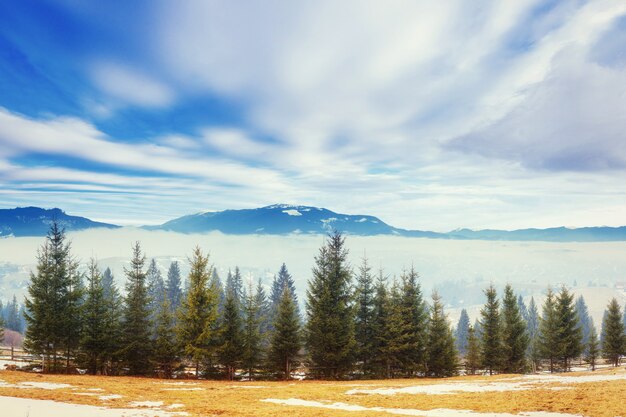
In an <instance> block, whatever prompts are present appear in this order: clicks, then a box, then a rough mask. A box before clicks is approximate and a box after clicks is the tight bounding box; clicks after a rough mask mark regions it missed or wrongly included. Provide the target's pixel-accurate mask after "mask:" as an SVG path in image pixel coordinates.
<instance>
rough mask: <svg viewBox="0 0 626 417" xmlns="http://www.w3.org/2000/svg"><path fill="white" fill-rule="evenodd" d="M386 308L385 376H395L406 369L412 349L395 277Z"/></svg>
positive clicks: (384, 334)
mask: <svg viewBox="0 0 626 417" xmlns="http://www.w3.org/2000/svg"><path fill="white" fill-rule="evenodd" d="M385 309H386V310H387V321H386V326H385V329H384V333H383V337H384V338H385V339H386V340H385V349H384V350H383V351H382V356H383V357H384V363H385V365H386V369H385V376H386V377H387V378H394V377H396V376H397V374H398V373H399V372H402V371H404V369H405V366H406V363H405V361H406V360H407V356H406V353H407V352H408V351H409V349H410V344H409V332H408V330H407V328H406V327H407V323H408V320H406V318H405V317H404V313H405V311H404V309H403V306H402V293H401V291H400V286H399V284H398V281H397V280H396V279H395V278H394V281H393V283H392V285H391V288H390V290H389V296H388V297H387V304H386V306H385Z"/></svg>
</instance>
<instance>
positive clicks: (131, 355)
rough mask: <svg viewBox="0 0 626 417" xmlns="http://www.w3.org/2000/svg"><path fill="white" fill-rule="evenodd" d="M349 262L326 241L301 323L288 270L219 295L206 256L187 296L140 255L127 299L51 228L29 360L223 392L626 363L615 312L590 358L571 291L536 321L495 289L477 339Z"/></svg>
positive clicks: (408, 281) (398, 282) (405, 276)
mask: <svg viewBox="0 0 626 417" xmlns="http://www.w3.org/2000/svg"><path fill="white" fill-rule="evenodd" d="M347 255H348V251H347V249H346V247H345V237H344V236H343V235H341V234H340V233H337V232H335V233H333V234H331V235H329V236H328V238H327V240H326V242H325V243H324V245H323V246H322V247H321V248H320V249H319V252H318V254H317V256H316V257H315V263H314V267H313V269H312V277H311V279H310V280H309V282H308V288H307V291H306V298H305V300H304V306H305V310H304V313H303V314H301V312H300V310H299V303H298V299H297V296H296V289H295V284H294V280H293V277H292V276H291V275H290V274H289V272H288V270H287V267H286V265H284V264H283V265H282V266H281V268H280V270H279V272H278V274H277V275H276V276H275V278H274V280H273V282H272V286H271V291H270V293H269V294H267V293H266V291H265V289H264V286H263V285H262V283H261V281H260V280H259V282H258V283H255V284H252V283H247V284H245V283H244V282H243V279H242V276H241V273H240V271H239V269H238V268H235V270H234V272H229V273H228V276H227V278H226V281H225V283H224V284H223V283H222V281H221V279H220V277H219V276H218V274H217V271H216V269H215V268H214V267H213V266H212V265H211V263H210V259H209V256H208V255H207V254H204V253H203V252H202V250H201V249H200V248H199V247H196V248H195V250H194V251H193V254H192V255H191V257H190V259H189V263H190V271H189V274H188V276H187V280H186V285H185V288H182V279H181V273H180V269H179V266H178V263H176V262H173V263H172V264H171V265H170V268H169V270H168V273H167V277H166V278H165V279H164V278H163V277H162V276H161V273H160V271H159V269H158V267H157V265H156V262H155V261H154V260H152V262H150V263H149V264H148V265H146V264H147V259H146V255H145V254H144V253H143V251H142V249H141V246H140V244H139V243H136V244H135V245H134V246H133V252H132V258H131V260H130V263H129V266H128V267H126V268H125V269H124V273H125V277H126V285H125V291H124V295H122V294H121V293H120V291H119V289H118V288H117V287H116V285H115V282H114V279H113V274H112V273H111V271H110V269H107V270H105V271H104V272H102V271H101V270H100V268H99V266H98V265H97V263H96V261H94V260H92V261H91V262H90V264H89V267H88V270H87V272H86V273H81V272H79V270H78V263H77V261H76V260H75V259H74V257H73V256H72V254H71V245H70V243H69V242H67V240H66V237H65V233H64V231H63V230H62V229H61V228H60V227H59V226H58V225H57V224H54V223H53V224H52V226H51V229H50V231H49V233H48V236H47V237H46V239H45V242H44V244H43V245H42V247H41V248H40V250H39V252H38V264H37V269H36V271H35V272H33V273H31V283H30V285H29V287H28V297H27V299H26V305H25V307H26V309H25V310H26V311H25V317H26V321H27V329H26V338H25V348H26V349H27V350H28V351H30V352H32V353H33V354H37V355H41V357H42V358H43V363H44V365H43V370H44V372H72V371H73V370H75V369H76V368H77V367H78V368H82V369H86V370H87V371H88V372H89V373H92V374H128V375H157V376H162V377H166V378H169V377H172V376H174V375H176V376H182V375H181V374H185V373H191V374H192V375H189V376H195V377H198V376H202V377H207V378H226V379H235V378H246V379H255V378H256V379H259V378H285V379H287V378H290V377H292V376H293V373H294V372H295V371H298V372H299V373H300V374H301V375H304V373H306V376H307V377H312V378H324V379H340V378H347V377H351V378H397V377H415V376H433V377H444V376H452V375H456V374H457V373H458V372H459V370H460V368H461V365H462V364H464V365H465V368H466V369H467V371H468V372H470V373H474V372H476V371H478V370H487V371H488V372H489V373H493V372H526V371H528V370H532V369H533V366H534V367H536V366H541V365H542V363H549V366H550V369H551V370H557V369H568V368H569V367H570V366H571V363H572V359H574V358H578V357H580V355H581V354H582V353H583V351H585V352H587V353H588V354H589V355H595V357H598V356H599V354H600V352H602V353H603V354H604V355H605V356H607V357H610V358H611V360H613V359H615V355H618V356H617V358H618V359H616V360H619V355H621V354H623V353H624V348H625V345H626V336H624V324H623V321H622V320H623V318H622V314H621V311H620V308H619V305H618V303H617V301H615V300H613V301H612V302H611V305H610V308H609V309H608V310H607V311H608V313H607V316H606V318H605V324H604V326H603V332H602V334H603V343H602V350H601V351H600V350H599V345H598V341H597V335H596V334H595V330H594V331H593V332H592V333H591V334H590V335H589V341H587V342H585V343H587V345H585V346H587V347H583V330H582V326H581V320H580V314H579V313H578V311H577V310H576V304H575V303H574V301H573V297H572V296H571V294H570V293H569V292H568V291H567V289H565V288H562V289H561V291H560V292H559V293H558V294H556V295H555V294H552V292H551V291H549V293H548V297H547V299H546V302H545V303H544V306H543V314H542V315H541V316H540V315H539V314H538V312H537V308H536V306H535V305H534V301H532V300H531V305H530V306H529V308H528V309H526V307H525V306H523V302H521V304H520V301H521V298H518V297H516V295H515V294H514V292H513V289H512V288H511V286H507V287H506V288H505V291H504V296H503V298H502V300H498V298H497V294H496V290H495V288H494V287H493V286H492V287H490V288H488V289H487V290H486V291H485V294H486V297H487V302H486V304H485V306H484V307H483V309H482V311H481V317H480V320H477V322H476V323H475V325H474V326H470V325H469V318H468V317H467V312H465V311H464V312H463V313H462V315H461V319H460V320H459V324H458V325H457V328H456V330H453V329H452V328H451V326H450V324H449V321H448V318H447V315H446V313H445V311H444V305H443V302H442V300H441V297H440V296H439V295H438V294H437V292H433V294H432V296H431V298H430V300H426V299H425V298H424V296H423V294H422V289H421V285H420V283H419V275H418V273H417V272H416V271H415V269H414V268H413V267H412V268H410V269H409V270H407V271H405V272H403V273H402V274H401V276H400V277H399V278H397V279H396V278H394V279H389V278H388V277H387V276H385V274H384V272H383V271H382V270H381V271H377V272H374V271H372V268H371V267H370V266H369V265H368V262H367V259H363V262H362V264H361V265H360V266H359V268H358V270H357V271H356V273H354V272H353V270H352V269H351V267H350V265H349V263H348V261H347ZM613 304H614V305H615V306H617V307H616V309H615V308H612V307H611V306H613ZM615 306H613V307H615ZM531 323H532V324H531ZM605 333H606V334H605ZM593 340H595V342H593ZM594 343H595V345H594ZM594 346H595V347H594ZM611 355H613V356H611ZM594 360H595V359H594ZM546 361H547V362H546Z"/></svg>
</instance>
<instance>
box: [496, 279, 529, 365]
mask: <svg viewBox="0 0 626 417" xmlns="http://www.w3.org/2000/svg"><path fill="white" fill-rule="evenodd" d="M502 341H503V352H502V353H503V356H502V358H503V361H502V371H504V372H506V373H522V372H524V370H525V368H526V350H527V348H528V335H527V334H526V323H525V322H524V319H523V318H522V315H521V313H520V311H519V304H518V303H517V299H516V297H515V294H514V293H513V288H512V287H511V285H509V284H507V285H506V287H504V298H503V300H502Z"/></svg>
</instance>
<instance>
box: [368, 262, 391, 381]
mask: <svg viewBox="0 0 626 417" xmlns="http://www.w3.org/2000/svg"><path fill="white" fill-rule="evenodd" d="M375 291H376V292H375V294H374V311H373V314H372V324H373V332H374V334H373V336H372V345H373V346H372V352H373V354H372V359H371V361H370V363H371V365H372V371H373V373H374V375H375V376H377V377H379V378H380V377H384V376H388V373H389V367H390V366H389V360H388V356H387V349H388V342H389V339H388V337H387V328H388V322H389V308H388V306H389V297H388V295H387V283H386V278H385V276H384V275H383V271H382V270H381V271H380V272H379V274H378V278H377V280H376V288H375Z"/></svg>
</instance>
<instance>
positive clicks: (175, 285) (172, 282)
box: [165, 261, 183, 311]
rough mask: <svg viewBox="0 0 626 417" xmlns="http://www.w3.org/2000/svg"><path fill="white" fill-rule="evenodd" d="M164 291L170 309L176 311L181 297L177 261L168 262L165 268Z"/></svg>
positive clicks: (181, 291)
mask: <svg viewBox="0 0 626 417" xmlns="http://www.w3.org/2000/svg"><path fill="white" fill-rule="evenodd" d="M165 292H166V294H167V300H168V302H169V304H170V308H171V309H172V311H178V308H179V307H180V304H181V302H182V299H183V290H182V288H181V278H180V267H179V266H178V261H174V262H172V263H171V264H170V267H169V269H168V270H167V281H166V282H165Z"/></svg>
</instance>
